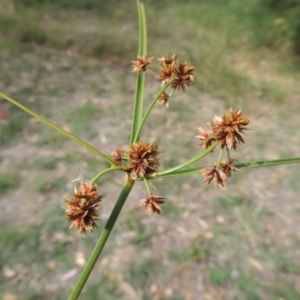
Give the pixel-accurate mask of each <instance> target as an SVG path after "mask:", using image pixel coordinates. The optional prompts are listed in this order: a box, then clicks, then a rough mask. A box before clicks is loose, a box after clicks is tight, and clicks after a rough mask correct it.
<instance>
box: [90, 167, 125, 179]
mask: <svg viewBox="0 0 300 300" xmlns="http://www.w3.org/2000/svg"><path fill="white" fill-rule="evenodd" d="M118 170H122V168H121V167H111V168H107V169H104V170H102V171H101V172H99V173H98V174H97V175H96V176H95V177H94V178H93V179H92V180H91V183H95V182H96V181H98V180H99V179H100V177H102V176H103V175H104V174H106V173H109V172H113V171H118Z"/></svg>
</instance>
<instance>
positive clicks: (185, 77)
mask: <svg viewBox="0 0 300 300" xmlns="http://www.w3.org/2000/svg"><path fill="white" fill-rule="evenodd" d="M194 69H195V67H193V66H191V64H190V63H189V62H184V63H179V65H178V66H177V68H176V72H175V78H174V80H173V82H172V87H173V88H174V89H177V90H180V89H182V90H183V91H184V90H185V85H187V86H189V85H190V84H191V83H192V82H193V81H194V75H193V74H194Z"/></svg>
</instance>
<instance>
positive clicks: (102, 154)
mask: <svg viewBox="0 0 300 300" xmlns="http://www.w3.org/2000/svg"><path fill="white" fill-rule="evenodd" d="M0 96H1V97H3V98H4V99H5V100H7V101H9V102H10V103H12V104H14V105H15V106H17V107H19V108H20V109H22V110H24V111H25V112H27V113H28V114H30V115H32V116H34V117H35V118H37V119H39V120H40V121H41V122H43V123H44V124H46V125H48V126H50V127H52V128H54V129H55V130H57V131H58V132H59V133H61V134H63V135H64V136H66V137H67V138H69V139H71V140H73V141H75V142H76V143H78V144H79V145H81V146H82V147H84V148H86V149H88V150H90V151H91V152H93V153H94V154H96V155H98V156H100V157H101V158H103V159H104V160H105V161H107V162H108V163H109V164H111V165H113V166H117V164H116V163H115V162H114V161H113V160H112V159H111V158H109V157H108V156H106V155H105V154H104V153H102V152H101V151H99V150H97V149H96V148H94V147H93V146H91V145H89V144H88V143H86V142H84V141H83V140H81V139H79V138H78V137H76V136H74V135H73V134H71V133H69V132H67V131H66V130H64V129H62V128H61V127H59V126H58V125H56V124H54V123H53V122H51V121H50V120H48V119H46V118H44V117H42V116H41V115H39V114H38V113H36V112H34V111H32V110H31V109H29V108H27V107H26V106H24V105H22V104H20V103H19V102H17V101H16V100H14V99H12V98H10V97H8V96H7V95H5V94H3V93H1V92H0Z"/></svg>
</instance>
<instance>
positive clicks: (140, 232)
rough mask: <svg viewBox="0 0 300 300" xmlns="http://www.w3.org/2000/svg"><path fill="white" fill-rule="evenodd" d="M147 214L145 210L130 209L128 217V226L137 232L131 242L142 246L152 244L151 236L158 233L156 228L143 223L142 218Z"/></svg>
mask: <svg viewBox="0 0 300 300" xmlns="http://www.w3.org/2000/svg"><path fill="white" fill-rule="evenodd" d="M144 216H145V211H144V210H141V209H139V211H130V212H129V214H128V217H127V219H126V222H125V223H126V227H127V228H128V229H129V230H132V231H134V232H135V236H134V237H133V238H132V239H131V240H130V243H132V244H135V245H138V246H139V247H141V248H144V247H147V246H148V245H149V244H150V241H151V238H152V237H153V236H154V235H155V233H156V228H155V227H153V226H151V227H147V226H145V225H143V223H142V218H144Z"/></svg>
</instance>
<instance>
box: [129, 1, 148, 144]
mask: <svg viewBox="0 0 300 300" xmlns="http://www.w3.org/2000/svg"><path fill="white" fill-rule="evenodd" d="M137 8H138V14H139V29H140V30H139V52H138V55H139V56H146V55H147V27H146V15H145V9H144V6H143V4H141V3H140V2H139V0H137ZM145 81H146V78H145V73H138V74H137V78H136V89H135V100H134V108H133V117H132V126H131V134H130V145H131V144H132V143H133V141H134V139H135V137H136V132H137V130H138V128H139V125H140V123H141V120H142V116H143V107H144V94H145Z"/></svg>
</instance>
